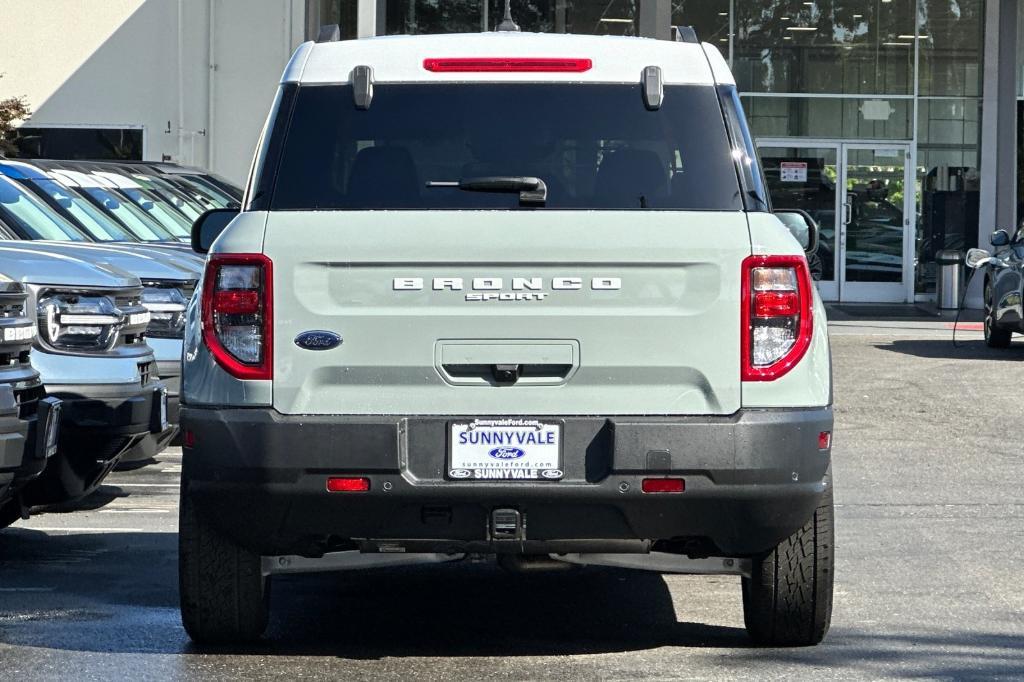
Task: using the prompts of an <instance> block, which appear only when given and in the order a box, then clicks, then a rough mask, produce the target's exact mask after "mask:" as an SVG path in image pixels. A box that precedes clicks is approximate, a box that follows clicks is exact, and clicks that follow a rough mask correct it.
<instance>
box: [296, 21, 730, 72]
mask: <svg viewBox="0 0 1024 682" xmlns="http://www.w3.org/2000/svg"><path fill="white" fill-rule="evenodd" d="M459 57H462V58H466V57H482V58H486V57H519V58H522V57H535V58H536V57H541V58H565V59H571V58H575V59H590V60H591V61H592V62H593V65H592V67H591V68H590V69H589V70H587V71H584V72H581V73H506V72H485V73H479V72H478V73H465V72H454V73H452V72H449V73H444V72H442V73H435V72H431V71H428V70H427V69H426V68H424V66H423V60H424V59H430V58H459ZM360 65H367V66H370V67H372V68H373V77H374V80H375V81H377V82H423V83H432V82H471V81H485V82H509V83H511V82H578V83H638V82H639V81H640V75H641V72H642V71H643V69H644V67H647V66H660V67H661V70H662V78H663V80H664V82H665V83H668V84H696V85H714V84H716V83H718V84H728V85H731V84H735V81H734V80H733V77H732V74H731V73H730V71H729V67H728V65H727V64H726V62H725V60H724V59H723V58H722V55H721V53H720V52H719V51H718V49H717V48H716V47H714V46H713V45H709V44H707V43H704V44H698V43H683V42H674V41H669V40H654V39H652V38H632V37H623V36H587V35H570V34H556V33H512V32H498V31H494V32H490V33H449V34H441V35H418V36H381V37H377V38H362V39H360V40H343V41H337V42H330V43H312V42H309V43H303V44H302V45H300V46H299V47H298V49H297V50H296V51H295V54H294V55H292V59H291V61H290V62H289V63H288V66H287V67H286V68H285V71H284V75H283V76H282V78H281V82H282V83H347V82H349V80H350V77H351V73H352V69H353V68H354V67H356V66H360Z"/></svg>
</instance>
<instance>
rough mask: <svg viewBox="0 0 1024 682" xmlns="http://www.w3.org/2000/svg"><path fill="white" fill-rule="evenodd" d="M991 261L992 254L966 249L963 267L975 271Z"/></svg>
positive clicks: (981, 250)
mask: <svg viewBox="0 0 1024 682" xmlns="http://www.w3.org/2000/svg"><path fill="white" fill-rule="evenodd" d="M991 260H992V254H991V253H989V252H988V251H986V250H985V249H967V255H966V256H964V265H966V266H967V267H969V268H971V269H973V270H977V269H978V268H983V267H985V266H986V265H987V264H988V263H989V262H990V261H991Z"/></svg>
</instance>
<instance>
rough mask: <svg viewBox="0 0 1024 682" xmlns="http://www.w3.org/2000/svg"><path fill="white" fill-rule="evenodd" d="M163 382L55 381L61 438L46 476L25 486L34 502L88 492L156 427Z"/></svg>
mask: <svg viewBox="0 0 1024 682" xmlns="http://www.w3.org/2000/svg"><path fill="white" fill-rule="evenodd" d="M163 388H164V387H163V384H162V383H160V382H155V381H154V382H150V383H149V384H147V385H145V386H142V385H138V386H135V385H131V386H125V385H120V386H54V387H53V390H52V391H51V395H53V396H55V397H57V398H60V399H61V400H62V401H63V414H62V419H61V431H60V442H59V446H58V448H57V454H56V455H55V456H54V457H52V458H50V461H49V463H48V464H47V466H46V469H45V471H44V472H43V474H42V476H40V477H39V478H38V479H36V480H34V481H32V482H31V483H29V484H28V485H27V486H26V487H25V491H24V499H25V502H26V504H27V505H29V506H42V505H53V504H60V503H63V502H67V501H69V500H73V499H77V498H79V497H83V496H85V495H88V494H89V493H90V492H92V491H93V490H95V489H96V488H97V487H98V486H99V485H100V483H102V481H103V479H104V478H106V476H107V474H109V473H110V471H111V470H113V468H114V466H115V465H116V464H117V462H118V461H119V459H120V458H121V456H122V455H123V454H124V453H125V452H126V451H127V450H129V449H130V448H132V447H134V446H135V445H136V444H137V443H139V442H140V441H141V440H143V439H144V438H146V436H147V435H148V434H150V433H151V431H152V430H153V425H154V415H155V414H157V411H158V410H159V402H158V401H159V396H160V395H161V392H162V391H163Z"/></svg>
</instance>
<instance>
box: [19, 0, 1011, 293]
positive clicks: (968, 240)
mask: <svg viewBox="0 0 1024 682" xmlns="http://www.w3.org/2000/svg"><path fill="white" fill-rule="evenodd" d="M1019 4H1020V5H1022V6H1021V7H1019V6H1018V5H1019ZM511 6H512V13H513V16H514V18H515V21H516V22H517V23H518V24H519V26H520V27H521V28H522V30H524V31H542V32H554V33H563V32H564V33H584V34H601V35H633V36H643V37H649V38H659V39H665V40H669V39H672V37H673V36H674V35H675V32H674V31H673V30H672V27H673V26H684V25H685V26H692V27H693V28H694V29H695V30H696V33H697V35H698V37H699V38H700V39H701V40H702V41H705V42H708V43H711V44H713V45H715V46H716V47H717V48H718V49H719V50H721V52H722V54H723V55H724V56H725V58H726V59H727V60H728V61H729V63H730V65H731V66H732V69H733V72H734V73H735V75H736V80H737V83H738V85H739V89H740V91H741V94H742V101H743V105H744V108H745V110H746V113H747V117H748V118H749V120H750V124H751V128H752V129H753V131H754V134H755V136H756V138H757V144H758V146H759V148H760V151H761V156H762V160H763V162H764V167H765V174H766V177H767V180H768V183H769V185H770V187H771V190H772V197H773V202H774V203H775V205H777V206H787V207H799V208H804V209H806V210H808V211H809V212H810V213H811V214H812V215H814V217H815V218H816V219H817V220H818V221H819V223H820V225H821V234H822V245H821V252H820V256H821V259H822V279H821V281H820V284H819V287H820V291H821V293H822V295H823V296H824V297H825V298H826V299H830V300H835V301H840V302H915V301H929V300H933V299H934V296H935V294H934V289H935V283H934V281H935V254H936V252H937V251H939V250H942V249H950V248H952V249H965V248H970V247H972V246H978V245H981V246H982V247H985V246H988V244H989V235H990V234H991V232H992V231H993V229H995V228H1004V229H1011V230H1012V229H1013V226H1014V225H1016V224H1017V222H1016V221H1017V213H1018V205H1019V203H1020V201H1021V190H1020V178H1021V177H1022V173H1021V171H1020V169H1019V165H1020V161H1019V159H1021V158H1022V155H1021V154H1020V153H1019V140H1018V134H1017V130H1018V127H1019V125H1020V121H1021V120H1022V117H1021V113H1020V112H1021V111H1022V109H1021V100H1022V95H1024V92H1022V78H1021V74H1022V72H1024V69H1022V65H1024V49H1021V47H1020V45H1021V42H1022V41H1021V40H1020V38H1019V34H1020V32H1021V25H1022V23H1024V21H1022V14H1024V3H1019V2H1018V0H1009V1H1006V0H989V1H988V2H985V1H983V0H512V4H511ZM502 11H503V0H104V1H103V2H82V1H81V0H48V1H47V2H39V1H38V0H4V2H3V3H0V45H2V46H3V47H2V48H0V50H2V53H3V59H0V73H2V74H3V77H2V78H0V99H4V98H6V97H10V96H24V97H25V98H26V100H27V102H28V104H29V106H30V107H31V109H32V110H33V115H32V117H31V118H30V119H29V120H28V121H25V122H23V123H22V124H21V128H20V130H19V133H18V140H17V144H18V146H19V150H20V152H19V153H20V154H21V155H23V156H45V157H50V158H58V157H76V158H84V157H106V158H145V159H164V160H170V161H176V162H180V163H184V164H189V165H196V166H201V167H205V168H209V169H211V170H213V171H214V172H217V173H220V174H222V175H224V176H226V177H228V178H230V179H232V180H234V181H236V182H238V183H241V182H242V180H243V178H244V176H245V174H246V172H247V170H248V165H249V162H250V159H251V156H252V152H253V148H254V146H255V143H256V138H257V136H258V134H259V130H260V127H261V126H262V123H263V120H264V118H265V116H266V112H267V110H268V108H269V105H270V102H271V100H272V98H273V95H274V90H275V86H276V82H277V79H278V77H279V76H280V73H281V70H282V68H283V66H284V64H285V63H286V62H287V60H288V57H289V55H290V54H291V52H292V50H293V49H294V48H295V47H296V46H297V45H298V44H299V43H301V42H303V41H304V40H308V39H313V38H315V37H316V36H317V35H318V34H319V32H320V29H321V26H324V25H330V24H338V25H339V26H340V30H341V37H342V39H349V38H357V37H368V36H377V35H395V34H412V33H449V32H471V31H481V30H493V28H494V27H495V26H496V24H497V23H499V22H500V21H501V16H502ZM553 56H555V55H553ZM568 56H575V55H568ZM584 56H587V57H593V58H595V59H599V58H600V55H599V54H595V55H584ZM638 79H639V74H638ZM971 299H972V301H973V302H974V303H975V304H977V303H978V302H979V301H978V297H977V295H976V294H974V293H972V297H971Z"/></svg>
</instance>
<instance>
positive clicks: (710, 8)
mask: <svg viewBox="0 0 1024 682" xmlns="http://www.w3.org/2000/svg"><path fill="white" fill-rule="evenodd" d="M672 25H673V26H690V27H692V28H693V30H694V31H696V32H697V39H698V40H700V41H701V42H705V43H711V44H712V45H714V46H715V47H717V48H718V49H719V51H720V52H721V53H722V54H723V55H725V57H726V59H728V58H729V0H672Z"/></svg>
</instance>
